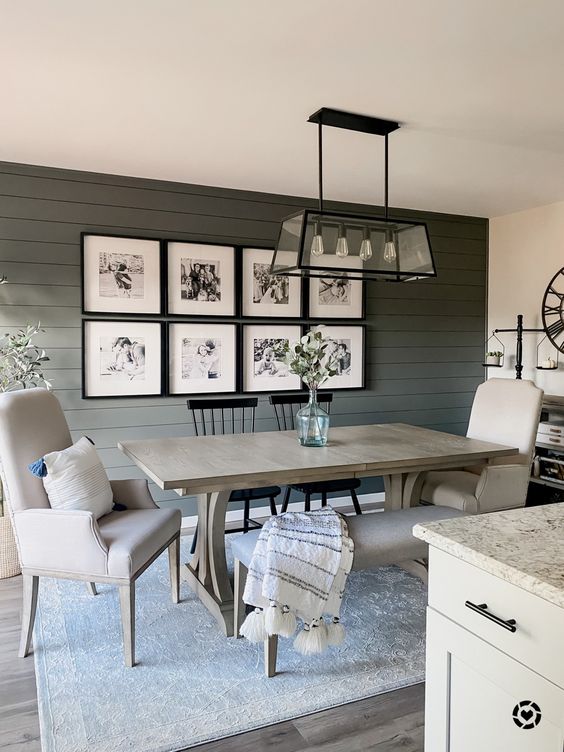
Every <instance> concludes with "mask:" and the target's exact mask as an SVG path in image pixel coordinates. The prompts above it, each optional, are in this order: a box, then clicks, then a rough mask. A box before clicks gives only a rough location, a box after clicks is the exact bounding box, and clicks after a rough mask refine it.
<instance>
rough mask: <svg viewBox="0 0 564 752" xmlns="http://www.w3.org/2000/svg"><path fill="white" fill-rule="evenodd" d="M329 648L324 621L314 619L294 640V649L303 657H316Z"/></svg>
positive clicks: (305, 625)
mask: <svg viewBox="0 0 564 752" xmlns="http://www.w3.org/2000/svg"><path fill="white" fill-rule="evenodd" d="M326 647H327V627H326V626H325V622H324V621H323V619H314V620H313V621H312V622H311V624H304V628H303V629H302V630H301V632H298V634H297V636H296V639H295V640H294V648H295V650H296V651H297V652H298V653H301V654H302V655H316V654H317V653H322V652H323V651H324V650H325V648H326Z"/></svg>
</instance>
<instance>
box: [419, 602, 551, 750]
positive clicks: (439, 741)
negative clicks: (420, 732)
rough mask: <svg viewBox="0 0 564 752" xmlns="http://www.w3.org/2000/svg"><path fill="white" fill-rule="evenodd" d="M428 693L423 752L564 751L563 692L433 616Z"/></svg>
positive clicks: (429, 623) (429, 630)
mask: <svg viewBox="0 0 564 752" xmlns="http://www.w3.org/2000/svg"><path fill="white" fill-rule="evenodd" d="M554 648H555V650H559V649H560V646H558V645H555V646H554ZM425 691H426V697H425V750H426V752H482V750H483V752H563V750H564V690H562V689H560V688H559V687H557V686H556V685H555V684H552V683H551V682H549V681H548V680H547V679H543V678H542V677H541V676H539V675H538V674H536V673H534V672H533V671H531V670H530V669H528V668H526V667H525V666H523V665H522V664H521V663H518V662H517V661H515V660H514V659H512V658H510V657H509V656H507V655H506V654H505V653H502V652H501V651H500V650H498V649H497V648H494V647H492V646H491V645H490V644H489V643H487V642H485V641H484V640H482V639H480V638H479V637H476V636H475V635H473V634H472V633H471V632H468V631H467V630H466V629H464V628H462V627H460V626H458V625H457V624H455V623H454V622H452V621H450V619H447V618H446V617H445V616H443V615H442V614H439V613H438V612H437V611H434V610H433V609H432V608H428V609H427V679H426V690H425Z"/></svg>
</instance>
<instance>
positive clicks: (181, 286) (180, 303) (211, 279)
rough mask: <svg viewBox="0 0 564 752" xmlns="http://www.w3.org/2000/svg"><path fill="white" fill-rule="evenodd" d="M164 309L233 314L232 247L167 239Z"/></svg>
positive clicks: (192, 313) (173, 312) (181, 313)
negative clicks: (166, 291) (166, 293)
mask: <svg viewBox="0 0 564 752" xmlns="http://www.w3.org/2000/svg"><path fill="white" fill-rule="evenodd" d="M167 289H168V296H167V300H168V303H167V310H168V313H169V315H172V316H206V317H208V316H235V314H236V306H235V247H234V246H231V245H230V246H227V245H209V244H207V243H185V242H178V241H169V242H168V243H167Z"/></svg>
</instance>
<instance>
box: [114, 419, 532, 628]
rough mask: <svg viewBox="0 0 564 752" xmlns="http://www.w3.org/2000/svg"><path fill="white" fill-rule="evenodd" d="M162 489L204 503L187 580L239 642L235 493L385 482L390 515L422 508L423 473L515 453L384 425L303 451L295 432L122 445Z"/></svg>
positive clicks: (339, 430)
mask: <svg viewBox="0 0 564 752" xmlns="http://www.w3.org/2000/svg"><path fill="white" fill-rule="evenodd" d="M118 446H119V448H120V449H121V451H122V452H124V454H126V455H127V456H128V457H129V458H130V459H131V460H132V461H133V462H134V463H135V464H136V465H137V466H138V467H139V468H140V469H141V470H142V471H143V472H144V473H145V474H146V475H147V476H148V477H149V478H150V479H151V480H153V481H154V482H155V483H156V484H157V486H158V487H159V488H162V489H165V490H166V489H174V490H175V491H176V492H177V493H178V494H179V495H180V496H192V495H196V496H197V497H198V541H197V546H196V551H195V553H194V556H193V557H192V559H191V561H190V562H189V563H186V564H185V565H184V567H183V569H182V576H183V578H184V579H185V580H186V581H187V582H188V584H189V585H190V587H191V588H192V589H193V590H194V592H195V593H196V594H197V595H198V597H199V598H200V600H201V601H202V602H203V604H204V605H205V606H206V607H207V608H208V610H209V611H210V612H211V613H212V614H213V616H214V617H215V618H216V620H217V622H218V624H219V625H220V627H221V628H222V630H223V631H224V633H225V634H226V635H227V636H232V635H233V590H232V586H231V582H230V578H229V573H228V569H227V561H226V555H225V517H226V511H227V505H228V503H229V498H230V496H231V492H232V491H235V490H238V489H249V488H260V487H262V486H272V485H287V484H290V483H304V482H311V481H321V480H338V479H342V478H364V477H378V476H381V477H383V478H384V484H385V491H386V493H385V498H386V500H385V509H387V510H389V509H401V508H402V507H405V506H410V505H411V504H412V503H413V502H417V501H418V500H419V499H418V492H419V489H420V484H419V481H418V479H420V478H421V473H422V472H425V471H427V470H439V469H445V468H453V467H466V466H468V465H472V464H477V463H485V462H488V461H490V460H492V459H493V458H495V457H500V456H509V455H514V454H517V452H518V449H516V448H515V447H507V446H501V445H499V444H492V443H490V442H487V441H479V440H477V439H469V438H466V437H464V436H455V435H453V434H448V433H442V432H440V431H433V430H431V429H428V428H422V427H420V426H411V425H406V424H402V423H386V424H377V425H363V426H342V427H334V428H331V432H330V437H329V442H328V444H327V446H325V447H303V446H301V445H300V444H299V443H298V441H297V439H296V433H295V431H272V432H263V433H250V434H235V435H222V436H186V437H175V438H162V439H135V440H131V441H122V442H120V443H119V444H118Z"/></svg>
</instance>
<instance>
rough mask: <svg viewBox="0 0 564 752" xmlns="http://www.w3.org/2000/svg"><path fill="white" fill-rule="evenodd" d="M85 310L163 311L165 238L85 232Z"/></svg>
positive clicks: (136, 313) (142, 313)
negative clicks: (162, 241)
mask: <svg viewBox="0 0 564 752" xmlns="http://www.w3.org/2000/svg"><path fill="white" fill-rule="evenodd" d="M81 256H82V312H83V313H85V314H93V313H107V314H113V313H121V314H125V315H127V316H147V315H160V314H161V313H162V286H161V266H162V263H161V261H162V259H161V242H160V240H153V239H150V238H135V237H125V236H117V235H96V234H93V233H82V235H81Z"/></svg>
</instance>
